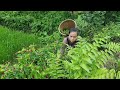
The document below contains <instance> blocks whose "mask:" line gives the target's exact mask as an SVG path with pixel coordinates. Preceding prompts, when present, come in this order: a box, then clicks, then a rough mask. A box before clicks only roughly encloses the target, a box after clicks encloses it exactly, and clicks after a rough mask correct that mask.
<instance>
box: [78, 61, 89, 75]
mask: <svg viewBox="0 0 120 90" xmlns="http://www.w3.org/2000/svg"><path fill="white" fill-rule="evenodd" d="M80 66H81V67H82V68H83V69H84V70H86V71H87V72H88V73H90V71H89V68H88V67H87V66H86V65H85V64H84V63H82V64H81V65H80Z"/></svg>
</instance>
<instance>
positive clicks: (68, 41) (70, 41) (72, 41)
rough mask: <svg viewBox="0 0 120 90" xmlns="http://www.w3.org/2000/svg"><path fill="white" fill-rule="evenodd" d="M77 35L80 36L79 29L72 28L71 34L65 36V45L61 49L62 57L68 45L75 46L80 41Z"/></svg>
mask: <svg viewBox="0 0 120 90" xmlns="http://www.w3.org/2000/svg"><path fill="white" fill-rule="evenodd" d="M77 37H78V29H77V28H71V29H70V31H69V35H68V36H67V37H65V38H64V40H63V45H62V47H61V49H60V53H61V55H60V58H61V57H62V56H63V55H64V53H65V49H66V48H67V45H68V46H71V47H73V48H75V45H76V44H77V42H78V40H77Z"/></svg>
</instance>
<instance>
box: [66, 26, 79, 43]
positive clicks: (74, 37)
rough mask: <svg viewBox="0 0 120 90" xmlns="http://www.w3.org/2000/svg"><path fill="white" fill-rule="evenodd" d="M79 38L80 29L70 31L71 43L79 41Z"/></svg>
mask: <svg viewBox="0 0 120 90" xmlns="http://www.w3.org/2000/svg"><path fill="white" fill-rule="evenodd" d="M77 36H78V29H77V28H71V29H70V31H69V36H68V37H69V40H70V41H71V42H75V41H76V40H77Z"/></svg>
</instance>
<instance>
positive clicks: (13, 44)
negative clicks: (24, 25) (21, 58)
mask: <svg viewBox="0 0 120 90" xmlns="http://www.w3.org/2000/svg"><path fill="white" fill-rule="evenodd" d="M0 42H1V43H0V63H4V62H5V61H7V60H12V59H13V57H14V54H15V53H16V52H17V51H18V50H20V49H22V48H23V47H27V46H29V45H30V44H39V42H40V41H39V39H38V37H37V36H35V35H33V34H30V35H29V34H25V33H23V32H18V31H11V30H8V29H7V28H3V27H0Z"/></svg>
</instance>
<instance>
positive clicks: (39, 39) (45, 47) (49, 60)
mask: <svg viewBox="0 0 120 90" xmlns="http://www.w3.org/2000/svg"><path fill="white" fill-rule="evenodd" d="M68 18H70V19H73V20H75V21H76V23H77V26H78V28H79V32H80V33H79V37H78V40H79V43H78V44H77V45H76V47H75V48H72V47H68V48H67V52H66V54H65V56H63V57H62V59H60V58H59V56H60V51H59V49H60V47H61V45H62V40H63V38H64V37H63V36H61V35H60V33H59V31H58V26H59V24H60V22H61V21H63V20H65V19H68ZM119 22H120V12H119V11H75V12H73V13H71V12H70V11H1V12H0V25H1V27H0V41H1V43H0V63H1V64H0V78H1V79H31V78H32V79H119V78H120V23H119ZM14 61H16V62H14ZM13 62H14V63H13Z"/></svg>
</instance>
